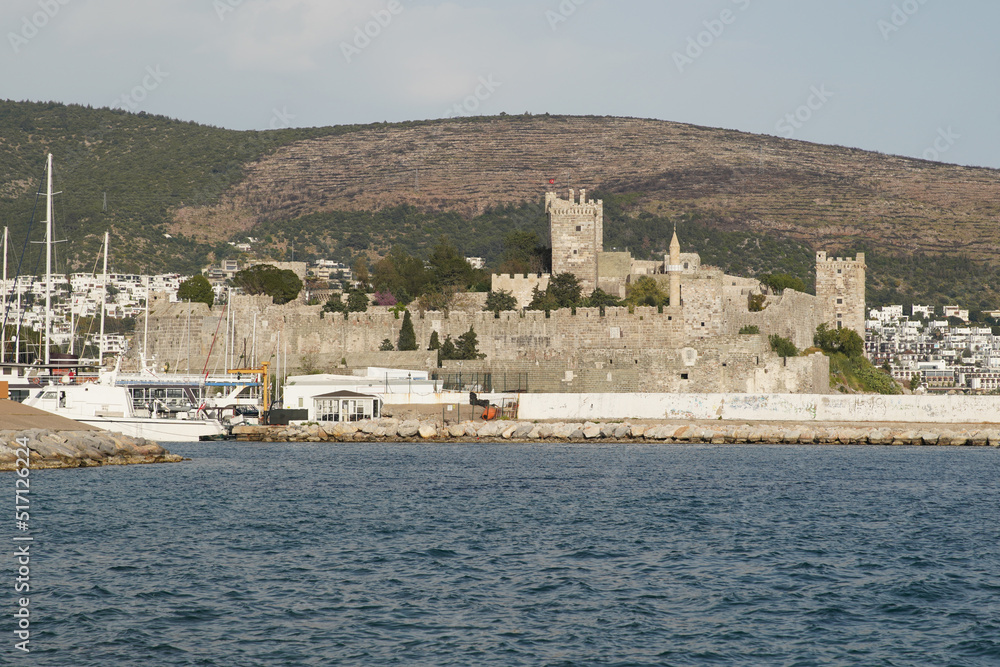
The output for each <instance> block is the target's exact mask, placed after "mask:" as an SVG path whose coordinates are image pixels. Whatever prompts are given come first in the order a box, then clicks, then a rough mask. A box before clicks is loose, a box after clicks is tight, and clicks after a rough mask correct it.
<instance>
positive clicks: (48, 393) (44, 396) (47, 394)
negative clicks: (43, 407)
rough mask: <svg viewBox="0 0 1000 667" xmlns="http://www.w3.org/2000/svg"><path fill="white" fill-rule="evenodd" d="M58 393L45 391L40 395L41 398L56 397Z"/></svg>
mask: <svg viewBox="0 0 1000 667" xmlns="http://www.w3.org/2000/svg"><path fill="white" fill-rule="evenodd" d="M58 397H59V395H58V394H56V392H54V391H47V392H45V393H44V394H43V395H42V398H58Z"/></svg>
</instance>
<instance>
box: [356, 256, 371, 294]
mask: <svg viewBox="0 0 1000 667" xmlns="http://www.w3.org/2000/svg"><path fill="white" fill-rule="evenodd" d="M351 270H352V271H353V273H354V279H355V280H357V281H358V282H359V283H361V289H363V290H364V289H368V282H369V280H370V279H371V277H370V276H369V275H368V260H367V259H365V257H364V256H361V257H358V258H357V259H356V260H354V266H353V267H352V269H351Z"/></svg>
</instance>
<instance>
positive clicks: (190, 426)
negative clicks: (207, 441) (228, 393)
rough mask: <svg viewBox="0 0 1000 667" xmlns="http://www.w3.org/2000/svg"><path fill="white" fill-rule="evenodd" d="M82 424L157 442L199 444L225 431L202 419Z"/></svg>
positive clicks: (88, 421)
mask: <svg viewBox="0 0 1000 667" xmlns="http://www.w3.org/2000/svg"><path fill="white" fill-rule="evenodd" d="M77 421H79V422H80V423H82V424H87V425H90V426H96V427H97V428H102V429H104V430H106V431H111V432H113V433H121V434H122V435H127V436H130V437H133V438H146V439H147V440H155V441H157V442H198V440H199V439H201V438H202V436H219V435H224V434H225V432H226V431H225V429H223V428H222V425H221V424H219V422H217V421H215V420H214V419H212V420H200V419H191V420H184V419H143V418H137V417H134V418H121V419H118V418H89V419H88V418H83V419H80V418H78V419H77Z"/></svg>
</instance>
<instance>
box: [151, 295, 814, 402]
mask: <svg viewBox="0 0 1000 667" xmlns="http://www.w3.org/2000/svg"><path fill="white" fill-rule="evenodd" d="M179 305H183V304H174V306H179ZM174 311H175V308H173V307H171V308H166V309H163V310H162V311H159V310H158V311H157V312H156V313H155V314H153V315H152V316H151V319H150V340H149V351H150V354H151V356H155V357H156V361H157V365H158V366H159V367H160V368H162V366H163V364H164V363H165V362H167V361H169V362H170V363H171V368H177V367H176V365H175V362H174V361H173V360H175V359H176V358H177V357H178V356H180V357H181V358H182V359H185V360H186V355H187V350H188V349H189V348H188V337H187V334H186V331H187V328H186V326H185V323H186V319H185V318H184V317H178V316H177V313H175V312H174ZM232 311H233V319H234V322H235V327H234V328H235V336H234V338H235V340H236V345H235V348H236V354H235V357H236V358H239V356H240V353H241V352H243V351H244V350H246V352H247V354H248V355H249V354H250V351H251V349H252V347H253V340H252V339H253V332H254V327H255V326H256V339H257V343H256V346H257V357H256V360H254V359H251V358H247V359H245V360H244V361H243V362H241V363H242V364H243V365H249V364H251V363H254V361H256V362H257V363H259V362H260V361H270V362H271V364H272V367H274V365H275V364H276V362H277V361H278V354H279V350H280V353H281V357H282V361H281V363H282V365H284V363H285V361H284V360H285V358H286V355H287V362H288V369H289V370H290V371H296V370H302V371H307V372H308V371H324V372H325V371H329V370H332V369H336V368H339V367H343V365H344V362H347V365H348V366H360V365H378V366H386V365H396V366H401V367H404V368H413V369H426V370H434V369H435V368H436V360H437V357H436V354H435V353H434V352H431V351H427V349H426V348H427V346H428V343H429V341H430V337H431V333H432V332H435V331H436V332H437V333H438V336H439V338H440V340H442V341H443V340H444V339H445V338H446V337H447V336H451V338H452V339H453V340H455V339H457V338H458V337H459V336H461V335H462V334H464V333H465V332H466V331H468V330H469V328H470V327H473V328H474V329H475V331H476V334H477V337H478V341H479V350H480V352H481V353H484V354H486V355H487V356H486V359H485V360H483V361H465V362H462V364H463V365H464V367H465V369H467V370H472V369H475V368H489V369H491V372H494V373H495V372H504V371H506V372H511V373H515V372H528V373H529V376H530V380H529V387H530V388H531V390H532V391H538V390H540V389H545V390H549V391H594V390H601V391H626V390H628V391H633V390H634V391H675V392H686V391H748V390H751V389H753V388H756V387H760V386H767V387H772V386H773V387H785V388H786V389H785V390H789V391H801V390H802V387H805V386H807V385H808V382H807V381H806V380H805V379H803V378H802V377H800V376H802V374H803V371H802V369H799V368H797V367H794V363H798V362H797V361H796V360H789V361H792V362H794V363H793V364H792V366H789V365H788V364H787V363H785V362H782V361H781V360H779V359H778V358H777V357H774V355H773V354H772V353H771V352H770V349H769V347H768V346H767V343H766V340H765V339H764V338H763V337H759V336H758V337H748V336H729V337H724V336H723V337H720V338H718V339H717V340H708V339H704V338H701V337H700V336H697V335H695V336H692V335H689V334H688V332H687V328H688V325H687V324H686V322H685V320H684V319H682V315H681V311H680V309H672V308H670V307H667V308H664V309H663V312H662V313H661V312H659V311H658V309H657V308H636V309H635V311H634V313H629V311H628V309H627V308H608V309H605V313H604V315H603V316H602V315H601V312H600V309H597V308H580V309H577V310H576V312H575V314H574V313H573V311H571V310H569V309H564V310H558V311H552V312H551V313H550V314H549V316H548V317H547V316H546V314H545V313H544V312H534V311H530V312H523V313H521V312H516V311H512V312H502V313H500V316H499V317H495V316H494V314H493V313H490V312H458V311H454V312H451V313H448V314H447V315H446V314H445V313H441V312H427V313H425V314H424V315H423V316H421V315H420V314H419V313H417V314H414V315H413V325H414V331H415V333H416V338H417V344H418V346H419V348H420V350H418V351H417V352H415V353H380V352H378V348H379V346H380V344H381V343H382V341H383V340H384V339H386V338H388V339H389V340H391V341H393V342H395V341H396V340H397V338H398V336H399V329H400V327H401V325H402V317H400V318H399V319H397V318H396V316H395V314H394V313H392V312H389V310H388V309H386V308H373V309H371V310H370V311H369V312H366V313H352V314H350V316H349V317H348V318H346V319H345V318H344V317H343V315H342V314H339V313H334V314H330V313H327V314H325V316H324V317H322V318H321V317H320V313H321V308H320V307H319V306H304V305H300V304H286V305H285V306H274V305H272V304H271V303H270V299H268V298H266V297H239V296H238V297H234V298H233V307H232ZM225 319H226V314H225V308H224V307H217V308H216V309H215V311H213V312H211V313H208V314H204V315H203V317H201V318H200V321H199V319H198V318H194V317H193V318H192V322H191V325H190V331H191V334H190V351H191V367H192V370H193V371H194V372H200V370H201V368H202V367H203V366H204V365H205V359H206V358H207V357H208V356H209V350H210V349H211V350H212V353H211V358H210V359H209V363H208V369H209V370H210V371H216V372H219V371H221V370H222V369H224V368H225V349H226V343H225V330H226V328H227V325H226V322H225ZM255 323H256V324H255ZM713 326H714V324H713ZM216 331H218V332H219V333H218V337H217V339H216V342H215V345H214V347H213V345H212V338H213V336H215V333H216ZM380 355H385V356H380ZM391 355H395V356H391ZM789 374H791V375H789ZM786 375H787V376H789V377H784V376H786ZM793 376H794V377H793ZM824 382H825V378H824Z"/></svg>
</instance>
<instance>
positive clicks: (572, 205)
mask: <svg viewBox="0 0 1000 667" xmlns="http://www.w3.org/2000/svg"><path fill="white" fill-rule="evenodd" d="M545 210H546V211H547V212H548V214H549V230H550V231H551V234H552V274H553V275H558V274H560V273H572V274H573V275H575V276H576V277H577V278H578V279H579V280H580V288H581V290H580V291H581V293H582V294H583V295H584V296H590V293H591V292H592V291H594V289H595V288H596V287H597V282H598V274H597V255H598V254H599V253H601V252H603V251H604V202H603V201H601V200H598V201H596V202H595V201H594V200H589V201H588V200H587V191H586V190H580V200H579V201H576V192H575V191H574V190H570V191H569V199H568V200H566V199H559V197H558V196H557V195H556V193H555V192H548V193H546V194H545Z"/></svg>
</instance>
